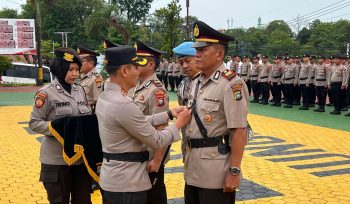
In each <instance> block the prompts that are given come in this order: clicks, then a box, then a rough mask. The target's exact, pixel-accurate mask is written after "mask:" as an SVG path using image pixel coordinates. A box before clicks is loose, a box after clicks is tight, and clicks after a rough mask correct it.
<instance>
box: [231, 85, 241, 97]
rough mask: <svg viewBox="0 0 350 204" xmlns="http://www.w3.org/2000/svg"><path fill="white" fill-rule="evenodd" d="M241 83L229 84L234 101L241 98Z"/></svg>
mask: <svg viewBox="0 0 350 204" xmlns="http://www.w3.org/2000/svg"><path fill="white" fill-rule="evenodd" d="M242 87H243V85H242V84H233V85H232V86H231V89H232V93H233V98H234V100H235V101H239V100H241V99H242Z"/></svg>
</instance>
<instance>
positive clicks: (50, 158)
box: [29, 79, 91, 165]
mask: <svg viewBox="0 0 350 204" xmlns="http://www.w3.org/2000/svg"><path fill="white" fill-rule="evenodd" d="M90 113H91V110H90V108H88V106H87V100H86V95H85V92H84V89H83V88H82V87H81V86H79V85H76V84H73V85H72V89H71V94H69V93H68V92H67V91H66V90H64V89H63V88H62V86H61V84H60V83H59V82H58V80H57V79H55V80H54V81H53V82H52V83H50V84H48V85H45V86H44V87H42V88H41V89H39V90H38V92H37V93H36V95H35V104H34V106H33V111H32V113H31V115H30V121H29V127H30V128H31V129H32V130H33V131H34V132H36V133H39V134H43V135H45V137H44V138H43V141H42V143H41V148H40V162H41V163H44V164H51V165H67V163H66V162H65V161H64V160H63V157H62V155H63V148H62V145H61V144H60V143H59V142H58V141H57V140H56V138H54V137H53V136H50V135H51V134H50V131H49V129H48V124H49V121H53V120H55V119H57V118H61V117H64V116H77V115H87V114H90ZM81 163H82V161H80V162H79V161H78V162H77V163H75V164H77V165H78V164H81Z"/></svg>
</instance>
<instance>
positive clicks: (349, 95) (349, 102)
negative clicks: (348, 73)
mask: <svg viewBox="0 0 350 204" xmlns="http://www.w3.org/2000/svg"><path fill="white" fill-rule="evenodd" d="M346 105H347V106H350V79H349V83H348V88H347V90H346Z"/></svg>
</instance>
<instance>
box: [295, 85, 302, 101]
mask: <svg viewBox="0 0 350 204" xmlns="http://www.w3.org/2000/svg"><path fill="white" fill-rule="evenodd" d="M293 99H294V102H296V103H300V99H301V90H300V87H299V86H298V85H296V86H293Z"/></svg>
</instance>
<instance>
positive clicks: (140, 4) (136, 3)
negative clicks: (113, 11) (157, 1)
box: [111, 0, 153, 26]
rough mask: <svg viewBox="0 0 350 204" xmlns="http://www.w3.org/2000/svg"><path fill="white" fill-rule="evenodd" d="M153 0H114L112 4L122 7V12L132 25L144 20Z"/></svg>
mask: <svg viewBox="0 0 350 204" xmlns="http://www.w3.org/2000/svg"><path fill="white" fill-rule="evenodd" d="M152 1H153V0H112V1H111V2H112V4H114V5H118V6H119V7H120V12H121V14H122V15H123V17H125V18H126V19H127V21H128V22H130V23H131V25H132V26H134V25H136V24H137V23H139V22H141V21H144V18H145V16H146V14H148V12H149V9H150V8H151V3H152Z"/></svg>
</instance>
